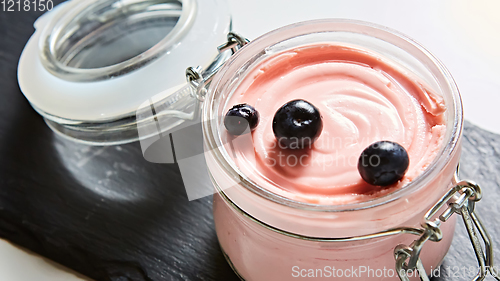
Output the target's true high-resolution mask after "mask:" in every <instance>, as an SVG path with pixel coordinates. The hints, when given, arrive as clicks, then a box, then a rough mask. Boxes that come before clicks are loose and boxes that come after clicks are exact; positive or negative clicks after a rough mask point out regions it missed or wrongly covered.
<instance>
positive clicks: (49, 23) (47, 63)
mask: <svg viewBox="0 0 500 281" xmlns="http://www.w3.org/2000/svg"><path fill="white" fill-rule="evenodd" d="M230 26H231V18H230V14H229V9H228V5H227V3H226V2H225V1H224V0H203V1H200V0H145V1H144V0H143V1H139V0H125V1H124V0H121V1H118V0H90V1H89V0H72V1H68V2H65V3H63V4H60V5H58V6H56V7H55V8H54V9H53V10H52V11H50V12H47V13H45V14H44V15H43V16H42V17H40V18H39V19H38V20H37V21H36V22H35V29H36V30H35V33H34V34H33V35H32V37H31V38H30V39H29V41H28V43H27V44H26V47H25V49H24V50H23V53H22V55H21V58H20V61H19V68H18V80H19V85H20V88H21V91H22V92H23V94H24V95H25V96H26V98H27V99H28V100H29V102H30V103H31V105H32V106H33V108H34V109H35V110H36V111H38V112H39V113H40V114H41V115H42V116H43V117H44V118H45V120H46V121H47V123H48V125H49V126H50V127H51V128H52V129H53V130H54V131H56V132H58V133H61V134H62V135H64V136H66V137H70V138H72V139H75V140H77V141H80V142H84V143H89V144H118V143H126V142H130V141H135V140H137V139H138V135H137V124H136V118H135V116H136V111H137V109H138V108H139V107H140V106H141V104H143V103H144V101H147V100H148V99H151V98H152V97H155V98H156V99H158V98H159V96H162V97H167V96H169V95H170V94H172V93H173V92H175V91H176V90H177V89H179V88H181V87H183V86H184V85H186V79H185V69H186V68H187V67H189V66H196V65H201V66H203V67H207V66H208V65H210V64H211V63H212V62H213V60H214V58H216V56H217V46H219V45H220V44H222V43H224V42H225V41H226V35H227V33H228V32H229V31H230Z"/></svg>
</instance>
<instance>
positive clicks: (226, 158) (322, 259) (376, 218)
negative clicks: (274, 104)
mask: <svg viewBox="0 0 500 281" xmlns="http://www.w3.org/2000/svg"><path fill="white" fill-rule="evenodd" d="M318 42H322V43H324V42H332V43H346V44H353V45H357V46H360V47H362V48H364V49H368V50H372V51H373V52H376V53H378V54H380V55H382V56H383V57H386V58H388V59H390V60H392V61H393V62H396V63H397V64H399V65H400V66H402V67H404V68H406V69H407V70H409V71H410V72H412V73H413V74H415V75H417V76H418V77H420V78H421V79H423V80H424V81H425V82H426V83H427V84H428V85H429V86H430V87H431V88H432V89H434V91H435V92H436V93H438V94H439V95H441V96H442V97H443V98H444V101H445V104H446V108H447V110H446V113H445V114H446V117H445V120H446V124H447V129H446V133H445V137H444V141H443V144H442V147H441V148H440V150H439V152H438V154H437V157H436V158H435V159H434V161H433V162H432V163H431V164H430V165H429V166H428V167H427V168H426V169H425V171H424V172H423V173H422V174H421V175H420V176H419V177H417V178H416V179H415V180H413V181H412V182H410V183H409V184H408V185H406V186H404V188H401V189H399V190H397V191H394V192H392V193H389V194H387V195H384V196H381V197H379V198H376V199H373V200H370V201H366V202H360V203H352V204H346V205H318V204H310V203H304V202H299V201H294V200H292V199H289V198H286V197H283V196H281V195H278V194H275V193H273V192H271V191H269V190H266V189H264V188H263V187H261V186H259V185H258V184H256V183H255V182H254V181H253V180H252V179H251V178H250V177H248V176H247V175H245V174H244V173H242V172H241V171H240V170H239V168H238V167H237V165H236V164H235V162H234V161H233V160H232V158H231V156H230V151H228V149H227V145H225V144H224V141H223V140H222V137H221V135H222V130H223V128H224V126H223V125H222V124H223V116H224V115H225V112H224V110H225V108H227V101H228V100H229V98H230V97H231V95H232V94H233V93H234V92H235V89H237V87H238V85H239V83H240V82H241V81H242V80H243V79H244V77H245V75H246V74H248V73H249V72H250V70H251V69H253V68H254V67H255V66H256V65H258V62H259V61H262V59H263V58H265V57H268V56H272V55H273V54H275V53H276V52H280V51H283V50H287V49H291V48H296V47H300V46H304V45H307V44H311V43H318ZM202 120H204V121H205V122H204V123H203V135H204V145H205V150H206V154H205V157H206V160H207V165H208V170H209V173H210V176H211V179H212V181H213V184H214V186H215V189H216V191H217V192H216V194H215V195H214V210H213V211H214V220H215V225H216V231H217V236H218V239H219V242H220V245H221V248H222V250H223V252H224V253H225V256H226V258H227V260H228V262H229V263H230V264H231V266H232V267H233V269H234V271H235V272H236V273H237V274H238V276H239V277H240V278H241V279H243V280H249V281H251V280H258V281H262V280H295V279H296V278H297V277H330V278H334V277H335V278H336V280H351V278H356V277H358V278H360V279H361V280H397V279H398V275H399V276H400V277H401V278H402V279H403V280H405V279H404V278H410V280H418V274H416V271H414V272H413V273H411V271H405V272H401V270H400V269H416V270H420V271H421V272H422V275H427V274H429V275H430V274H431V273H432V270H433V269H436V268H437V267H438V266H439V265H440V263H441V261H442V260H443V257H444V256H445V254H446V252H447V251H448V249H449V247H450V244H451V241H452V237H453V233H454V228H455V222H456V219H455V216H451V214H452V213H453V212H454V211H455V212H458V211H457V210H460V208H459V207H460V206H458V205H453V206H455V208H450V207H448V204H447V202H448V201H449V200H455V199H456V198H457V196H461V197H467V198H466V199H465V200H462V201H464V202H473V201H474V200H476V199H479V194H480V193H479V192H480V191H479V190H478V189H474V188H472V187H475V185H473V184H470V185H467V186H468V187H471V188H470V189H469V191H470V192H466V191H465V190H463V189H461V188H455V187H456V186H457V185H456V181H457V180H456V179H455V178H454V174H455V172H456V170H457V166H458V162H459V157H460V150H461V134H462V122H463V116H462V104H461V100H460V95H459V92H458V89H457V86H456V85H455V82H454V81H453V78H452V77H451V75H450V73H449V72H448V71H447V70H446V68H445V67H444V66H443V64H442V63H441V62H440V61H439V60H437V59H436V58H435V57H434V56H433V55H432V54H430V53H429V52H428V51H427V50H426V49H425V48H423V47H422V46H420V45H419V44H418V43H416V42H415V41H413V40H411V39H410V38H408V37H406V36H405V35H402V34H400V33H398V32H396V31H393V30H390V29H388V28H385V27H381V26H377V25H374V24H370V23H364V22H358V21H352V20H317V21H310V22H303V23H297V24H293V25H290V26H286V27H283V28H280V29H277V30H275V31H272V32H270V33H267V34H265V35H263V36H261V37H259V38H257V39H256V40H254V41H252V42H251V43H249V44H247V45H246V46H245V47H244V48H242V49H241V50H239V51H238V52H237V53H236V54H234V55H233V56H232V57H231V58H230V59H229V61H227V62H226V63H225V65H224V66H223V67H222V68H221V69H220V71H218V73H217V74H216V75H215V77H214V78H213V80H212V81H211V84H210V85H209V87H208V92H207V94H206V96H205V102H204V104H203V109H202ZM459 186H460V185H459ZM463 186H466V185H463ZM460 187H462V186H460ZM450 188H451V189H450ZM457 191H458V192H457ZM475 191H476V192H477V193H474V192H475ZM463 194H467V195H463ZM462 201H460V202H461V203H462V205H464V202H462ZM460 202H459V203H460ZM462 205H461V206H462ZM457 206H458V207H457ZM447 207H448V208H447ZM429 210H431V211H429ZM442 212H444V213H445V214H444V215H442V216H440V217H439V218H438V215H439V214H441V213H442ZM465 216H467V214H466V215H465ZM424 218H425V219H424ZM414 240H417V242H415V243H413V244H412V241H414ZM427 240H431V241H429V242H427V243H425V246H424V247H423V249H422V250H421V253H420V247H421V245H423V244H424V242H426V241H427ZM418 241H420V242H418ZM398 245H400V246H399V247H398V248H396V246H398ZM405 245H409V246H405ZM395 248H396V249H395ZM395 255H396V260H397V261H398V266H395ZM419 258H420V259H419ZM420 261H422V263H423V267H424V268H425V269H426V270H427V271H426V272H427V274H425V273H423V271H422V270H423V267H422V265H421V264H420ZM412 276H413V277H412ZM422 278H425V277H422ZM424 280H425V279H424Z"/></svg>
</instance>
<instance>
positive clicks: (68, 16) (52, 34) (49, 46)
mask: <svg viewBox="0 0 500 281" xmlns="http://www.w3.org/2000/svg"><path fill="white" fill-rule="evenodd" d="M73 2H74V3H68V4H66V5H68V6H67V7H62V9H65V13H62V12H60V11H59V13H58V14H56V15H55V17H57V18H55V20H52V21H51V23H50V24H49V25H47V26H46V27H45V28H44V29H43V31H42V34H41V36H40V39H39V46H40V47H39V49H40V51H39V52H40V58H41V61H42V65H43V66H44V67H45V69H47V70H48V71H49V72H50V73H52V74H53V75H55V76H57V77H59V78H61V79H64V80H67V81H74V82H90V81H99V80H103V79H108V78H110V77H117V76H122V75H124V74H127V73H129V72H131V71H134V70H136V69H139V68H141V67H142V66H144V65H146V64H148V63H150V62H152V61H154V60H155V59H157V58H159V57H160V56H161V55H162V54H164V53H166V52H167V51H168V49H169V48H171V47H172V46H174V45H175V43H176V42H178V41H179V38H180V37H182V36H183V35H184V34H185V33H186V32H187V31H188V30H189V28H190V27H191V25H192V23H193V22H194V18H195V16H196V11H197V5H196V1H195V0H165V1H164V2H165V3H169V2H179V3H181V4H182V8H181V11H180V15H178V16H171V17H178V20H177V22H176V24H175V25H174V27H173V29H172V30H171V31H170V32H169V33H168V34H166V36H165V37H164V38H163V39H161V40H160V41H159V42H157V43H156V44H154V45H153V46H151V47H150V48H148V49H147V50H146V51H144V52H142V53H139V54H137V55H135V56H133V57H131V58H129V59H126V60H124V61H122V62H119V63H115V64H112V65H108V66H103V67H96V68H78V67H72V66H67V65H65V64H63V63H62V62H61V61H60V60H59V59H58V58H57V54H56V53H57V50H56V49H57V46H58V45H60V44H61V40H63V41H64V40H67V39H68V38H67V36H66V34H61V33H62V31H63V30H64V29H65V28H67V27H68V26H69V25H71V24H75V22H73V20H74V19H75V18H81V16H82V15H85V14H88V15H92V13H93V12H97V11H98V10H99V8H100V7H102V5H104V4H106V5H107V4H108V2H109V3H113V2H116V1H114V0H111V1H109V0H108V1H104V2H103V1H100V2H99V1H96V0H94V1H84V2H77V1H73ZM134 3H138V2H137V1H131V4H134ZM155 3H156V4H161V1H155ZM70 5H71V6H70ZM114 9H116V10H117V11H119V9H120V7H115V8H114ZM142 12H144V11H139V12H138V13H139V14H140V13H142ZM120 14H121V13H115V15H112V16H111V17H112V18H113V17H119V16H120ZM84 19H85V18H84ZM80 20H81V19H80ZM76 23H78V21H77V22H76Z"/></svg>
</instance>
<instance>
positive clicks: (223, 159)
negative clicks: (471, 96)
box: [202, 19, 463, 212]
mask: <svg viewBox="0 0 500 281" xmlns="http://www.w3.org/2000/svg"><path fill="white" fill-rule="evenodd" d="M324 24H342V25H343V26H350V27H356V26H358V27H359V26H362V27H366V28H370V29H372V30H376V31H379V32H380V31H381V32H385V34H389V35H393V36H396V37H397V38H398V39H399V40H403V41H404V42H405V43H409V44H410V45H411V46H412V47H414V48H416V50H418V51H419V52H420V53H422V54H424V55H425V56H426V58H428V59H430V61H431V62H432V64H434V66H436V67H437V69H438V70H439V74H440V75H442V77H443V78H444V79H445V81H446V82H447V83H446V84H447V86H448V87H449V90H450V93H449V94H450V95H451V98H452V104H450V105H448V108H451V107H453V115H454V119H453V123H451V124H449V126H452V131H451V134H450V136H449V138H446V139H443V144H445V145H443V146H442V148H441V149H440V151H439V152H438V154H437V155H436V157H435V158H434V160H433V161H432V162H431V164H430V165H429V166H428V167H426V168H425V170H424V172H423V173H421V174H420V175H419V176H417V177H416V178H415V179H414V180H412V181H411V182H410V183H408V184H407V185H405V186H403V188H400V189H397V190H395V191H392V192H390V193H388V194H385V195H383V196H380V197H377V198H373V199H370V200H367V201H362V202H354V203H349V204H342V205H331V204H313V203H307V202H303V201H298V200H294V199H291V198H287V197H285V196H283V195H279V194H277V193H274V192H271V191H269V190H267V189H265V188H263V187H261V186H260V185H259V184H257V183H255V182H254V181H253V180H251V179H250V178H248V177H247V176H246V175H245V174H243V173H242V172H241V171H240V170H239V169H238V167H237V166H236V164H235V163H234V161H232V160H230V158H229V155H227V152H225V149H224V148H223V146H222V145H221V144H220V141H219V139H218V130H219V126H218V124H217V121H215V122H214V119H213V116H217V113H216V112H213V103H214V101H215V98H214V95H216V93H217V92H218V90H220V89H218V88H219V83H220V82H221V80H222V78H223V77H224V76H225V75H226V72H227V70H228V68H229V67H230V66H231V65H232V63H234V62H235V61H237V60H238V58H239V57H241V55H242V54H244V53H245V52H248V49H249V46H251V45H257V44H259V43H261V44H262V43H263V42H265V41H266V40H269V38H273V37H276V35H277V34H278V33H280V32H285V31H291V30H294V29H299V28H300V27H303V26H318V27H317V29H318V31H316V32H307V33H295V34H293V36H290V37H287V38H286V39H282V40H280V41H273V44H277V43H279V42H283V41H285V40H287V39H290V38H294V37H297V36H301V35H306V34H310V33H317V32H325V31H327V30H323V31H321V28H320V26H321V25H324ZM331 31H333V30H331ZM335 31H348V30H335ZM364 35H368V36H370V35H371V34H364ZM379 39H381V38H379ZM381 40H384V39H381ZM268 45H270V44H268ZM398 47H400V48H402V47H401V46H398ZM402 49H403V50H405V51H407V49H405V48H402ZM418 61H421V60H418ZM228 75H231V74H228ZM202 118H203V119H204V120H206V122H202V123H203V135H204V141H205V143H206V144H207V146H208V151H209V153H211V154H212V155H213V156H214V159H215V161H216V162H217V164H219V165H220V166H221V167H222V168H223V169H224V171H225V172H226V173H227V174H228V175H229V176H231V177H232V178H234V179H237V180H238V181H239V185H241V186H243V187H244V188H246V189H247V190H249V191H251V192H253V193H254V194H256V195H258V196H260V197H262V198H264V199H267V200H269V201H272V202H274V203H278V204H280V205H283V206H286V207H291V208H295V209H302V210H308V211H322V212H343V211H355V210H362V209H368V208H374V207H377V206H381V205H385V204H388V203H390V202H393V201H395V200H398V199H400V198H402V197H404V196H406V195H409V194H411V193H413V192H416V191H417V190H419V189H420V188H421V187H424V186H426V184H428V183H429V182H430V181H431V180H433V179H434V178H436V177H437V176H438V175H439V173H440V171H441V170H442V169H443V168H444V167H445V166H446V164H447V163H448V162H449V161H450V160H451V158H452V156H453V155H454V152H455V151H456V150H457V147H458V143H459V140H460V137H461V134H462V129H463V108H462V101H461V97H460V94H459V91H458V87H457V85H456V83H455V81H454V79H453V77H452V76H451V74H450V72H449V71H448V69H447V68H446V67H445V66H444V64H443V63H442V62H441V61H440V60H439V59H437V58H436V57H435V56H434V55H433V54H432V53H431V52H429V51H428V50H427V49H426V48H425V47H423V46H422V45H421V44H419V43H418V42H416V41H415V40H413V39H411V38H410V37H408V36H407V35H405V34H403V33H401V32H399V31H396V30H393V29H391V28H388V27H385V26H382V25H378V24H374V23H370V22H365V21H359V20H351V19H320V20H311V21H304V22H299V23H294V24H290V25H287V26H284V27H281V28H278V29H275V30H273V31H271V32H268V33H266V34H264V35H262V36H260V37H258V38H257V39H255V40H253V41H251V42H250V43H249V44H248V45H247V46H245V47H243V48H242V49H241V50H240V51H239V52H238V53H236V54H235V55H234V56H233V57H232V58H231V59H230V60H229V61H228V62H226V64H225V65H224V66H223V67H222V69H221V70H220V71H219V73H218V74H217V75H216V77H215V78H214V81H212V83H211V85H210V86H209V90H208V94H207V99H206V100H205V102H204V105H203V113H202ZM222 192H224V191H223V190H222Z"/></svg>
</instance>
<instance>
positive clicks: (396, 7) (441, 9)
mask: <svg viewBox="0 0 500 281" xmlns="http://www.w3.org/2000/svg"><path fill="white" fill-rule="evenodd" d="M200 1H203V0H200ZM228 2H229V5H230V7H231V10H232V14H233V24H234V30H235V31H237V32H239V33H241V34H243V35H244V36H246V37H248V38H250V39H254V38H256V37H258V36H259V35H261V34H263V33H265V32H268V31H271V30H273V29H275V28H278V27H281V26H283V25H287V24H291V23H294V22H298V21H304V20H310V19H319V18H349V19H358V20H364V21H371V22H375V23H378V24H382V25H385V26H388V27H391V28H393V29H396V30H399V31H401V32H403V33H406V34H407V35H409V36H410V37H412V38H414V39H415V40H417V41H418V42H420V43H421V44H423V45H424V46H425V47H426V48H427V49H429V50H430V51H431V52H432V53H434V54H435V55H436V56H437V57H438V58H439V59H441V60H442V61H443V63H444V64H445V65H446V66H447V67H448V68H449V70H450V71H451V73H452V74H453V76H454V77H455V80H456V82H457V84H458V86H459V88H460V90H461V93H462V98H463V103H464V109H465V118H466V119H467V120H469V121H472V122H473V123H474V124H476V125H479V126H480V127H483V128H485V129H488V130H490V131H493V132H496V133H500V122H499V119H500V118H499V117H500V110H499V109H498V108H497V106H498V105H499V104H500V91H499V89H500V67H499V66H500V55H499V52H500V44H499V43H500V36H499V31H500V17H499V16H498V12H499V11H500V1H497V0H490V1H484V0H474V1H472V0H448V1H445V0H440V1H438V0H419V1H410V0H392V1H389V0H382V1H374V0H348V1H334V0H307V1H306V0H228ZM60 268H61V267H59V266H55V265H54V264H53V263H50V262H47V261H45V260H44V259H42V258H40V257H37V256H35V255H31V254H29V253H27V252H25V251H22V250H20V249H19V248H17V247H14V246H12V245H10V244H9V243H8V242H5V241H2V240H0V280H9V281H34V280H36V281H62V280H64V281H74V280H84V279H82V278H79V277H76V276H75V275H74V274H72V273H70V272H69V271H66V270H61V269H60Z"/></svg>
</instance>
